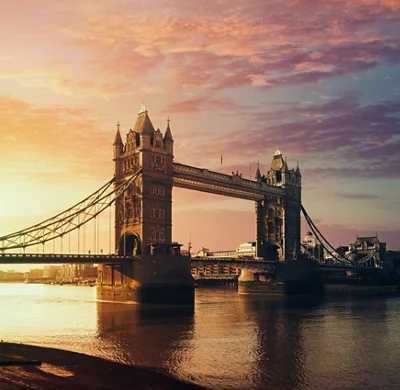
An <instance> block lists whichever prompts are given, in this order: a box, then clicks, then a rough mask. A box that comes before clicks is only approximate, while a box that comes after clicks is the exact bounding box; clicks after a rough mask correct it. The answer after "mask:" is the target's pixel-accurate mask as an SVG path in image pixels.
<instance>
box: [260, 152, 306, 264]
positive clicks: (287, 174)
mask: <svg viewBox="0 0 400 390" xmlns="http://www.w3.org/2000/svg"><path fill="white" fill-rule="evenodd" d="M255 178H256V180H257V181H260V182H264V183H267V184H270V185H273V186H277V187H282V188H283V189H284V190H285V194H284V196H267V197H265V199H264V200H260V201H257V202H256V216H257V257H263V258H264V259H268V260H281V261H283V260H292V259H296V257H297V254H298V253H299V251H300V213H301V174H300V169H299V166H297V168H296V169H289V168H288V165H287V161H286V160H284V159H283V156H282V153H281V152H280V151H279V150H277V151H276V152H275V155H274V156H273V159H272V162H271V164H270V167H269V170H268V172H267V173H266V175H261V172H260V170H259V168H257V172H256V177H255Z"/></svg>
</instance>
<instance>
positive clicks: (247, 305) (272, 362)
mask: <svg viewBox="0 0 400 390" xmlns="http://www.w3.org/2000/svg"><path fill="white" fill-rule="evenodd" d="M239 297H240V299H239V302H240V307H241V310H242V311H243V312H244V313H247V314H248V315H250V316H251V317H252V320H253V322H254V324H255V326H256V328H257V345H256V347H255V350H254V362H253V364H252V366H251V372H250V375H251V378H250V379H251V382H252V383H251V387H252V388H259V389H267V388H274V389H295V388H296V389H298V388H304V387H306V386H307V383H308V381H309V378H308V368H307V359H306V356H307V351H306V350H305V348H304V337H305V335H304V324H305V323H306V322H307V321H308V320H309V318H312V317H314V316H315V313H316V311H317V310H318V308H319V307H320V304H321V297H318V296H282V295H268V294H259V293H257V292H255V293H249V292H248V291H247V292H246V291H243V292H242V294H240V295H239Z"/></svg>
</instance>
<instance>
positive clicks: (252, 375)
mask: <svg viewBox="0 0 400 390" xmlns="http://www.w3.org/2000/svg"><path fill="white" fill-rule="evenodd" d="M0 312H1V316H0V333H1V338H2V339H3V340H4V341H11V342H21V343H31V344H36V345H44V346H51V347H54V348H61V349H67V350H72V351H77V352H83V353H86V354H90V355H95V356H101V357H104V358H108V359H111V360H116V361H120V362H124V363H127V364H136V365H146V366H151V367H163V368H165V369H168V370H170V371H172V372H174V373H177V374H178V375H179V376H181V377H183V378H186V379H189V380H194V381H195V382H197V383H200V384H202V385H205V386H208V387H209V388H211V389H241V390H245V389H263V390H265V389H269V388H271V389H274V390H279V389H300V390H301V389H332V390H333V389H343V388H346V389H349V390H352V389H354V390H355V389H359V388H366V389H379V388H385V389H396V388H397V387H398V385H397V384H398V383H399V382H400V374H399V370H398V362H399V361H400V337H399V335H400V299H399V298H398V297H392V298H382V297H378V298H377V297H353V296H351V297H348V296H335V297H334V298H329V296H324V297H309V296H277V295H276V296H272V295H270V294H265V293H260V292H259V291H255V292H254V291H253V292H249V291H248V290H246V291H239V292H237V291H236V290H230V289H228V288H221V289H217V288H210V289H207V288H199V289H197V291H196V300H195V308H194V312H193V310H189V311H187V310H183V309H181V308H173V307H169V308H167V307H154V306H149V307H144V306H139V305H134V304H129V303H112V302H101V301H97V300H96V295H95V291H94V289H93V288H90V287H74V286H62V287H61V286H39V285H21V284H20V285H7V286H5V285H0Z"/></svg>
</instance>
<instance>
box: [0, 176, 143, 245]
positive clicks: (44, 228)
mask: <svg viewBox="0 0 400 390" xmlns="http://www.w3.org/2000/svg"><path fill="white" fill-rule="evenodd" d="M140 173H141V170H139V171H138V172H137V173H136V174H135V175H133V176H131V177H130V178H129V179H127V180H125V181H124V182H123V183H121V184H119V185H118V186H115V188H113V189H111V190H110V186H111V184H112V183H114V182H115V181H114V179H112V180H110V181H109V182H108V183H107V184H105V185H104V186H102V187H101V188H100V189H99V190H98V191H96V192H94V193H93V194H92V195H90V196H89V197H87V198H85V199H84V200H83V201H81V202H79V203H77V204H76V205H75V206H73V207H70V208H69V209H67V210H65V211H63V212H61V213H59V214H57V215H56V216H55V217H53V218H49V219H46V220H45V221H43V222H41V223H38V224H35V225H33V226H31V227H29V228H27V229H23V230H19V231H17V232H14V233H11V234H9V235H6V236H2V237H0V250H1V251H5V250H8V249H18V248H23V247H24V248H25V247H27V246H32V245H36V244H37V243H41V242H47V241H52V240H54V239H56V238H58V237H60V236H62V235H64V234H66V233H69V232H71V231H73V230H75V229H79V227H80V226H85V224H86V223H87V222H88V221H90V220H91V219H93V218H95V217H96V216H97V215H99V214H100V213H101V212H103V211H104V210H105V209H106V208H107V207H109V206H110V205H111V204H113V203H114V202H115V200H116V199H117V198H118V197H119V196H121V194H122V193H124V191H125V190H126V189H127V188H128V187H129V186H130V185H131V184H132V183H133V181H134V180H136V178H137V177H138V176H139V174H140ZM96 206H97V207H96ZM84 245H85V243H84Z"/></svg>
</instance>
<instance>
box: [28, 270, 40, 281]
mask: <svg viewBox="0 0 400 390" xmlns="http://www.w3.org/2000/svg"><path fill="white" fill-rule="evenodd" d="M27 277H28V278H29V279H36V280H37V279H43V269H42V268H34V269H31V270H29V272H28V273H27Z"/></svg>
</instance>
